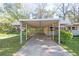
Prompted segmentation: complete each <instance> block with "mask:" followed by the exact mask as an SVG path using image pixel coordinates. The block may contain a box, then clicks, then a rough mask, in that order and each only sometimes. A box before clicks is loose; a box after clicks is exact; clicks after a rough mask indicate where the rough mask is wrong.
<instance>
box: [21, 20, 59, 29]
mask: <svg viewBox="0 0 79 59" xmlns="http://www.w3.org/2000/svg"><path fill="white" fill-rule="evenodd" d="M20 22H21V23H22V25H24V26H25V25H26V24H27V25H28V26H31V27H47V26H58V22H59V20H57V19H56V20H52V19H31V20H29V19H25V20H24V19H20Z"/></svg>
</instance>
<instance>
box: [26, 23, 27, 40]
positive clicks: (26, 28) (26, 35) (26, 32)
mask: <svg viewBox="0 0 79 59" xmlns="http://www.w3.org/2000/svg"><path fill="white" fill-rule="evenodd" d="M26 40H27V24H26Z"/></svg>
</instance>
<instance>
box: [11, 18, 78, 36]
mask: <svg viewBox="0 0 79 59" xmlns="http://www.w3.org/2000/svg"><path fill="white" fill-rule="evenodd" d="M59 21H60V28H61V29H64V30H68V31H71V32H72V33H73V35H74V36H75V35H79V23H73V24H72V23H71V22H70V21H69V20H68V19H66V20H63V19H59ZM12 25H14V26H16V29H18V28H19V25H20V22H19V21H15V22H13V23H12ZM23 30H24V28H23ZM54 30H57V27H56V26H55V27H51V26H50V27H45V28H44V29H43V31H44V33H45V34H46V35H51V34H53V35H56V34H57V32H56V31H54Z"/></svg>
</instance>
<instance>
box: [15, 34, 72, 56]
mask: <svg viewBox="0 0 79 59" xmlns="http://www.w3.org/2000/svg"><path fill="white" fill-rule="evenodd" d="M14 55H16V56H71V54H70V53H68V52H67V51H66V50H65V49H63V48H62V47H61V46H59V45H58V44H57V43H55V42H54V41H53V40H51V38H50V37H47V36H45V35H35V36H33V37H32V38H31V39H30V40H29V41H28V42H26V45H25V46H24V47H22V48H21V49H20V50H19V51H18V52H17V53H16V54H14Z"/></svg>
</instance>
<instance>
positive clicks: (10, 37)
mask: <svg viewBox="0 0 79 59" xmlns="http://www.w3.org/2000/svg"><path fill="white" fill-rule="evenodd" d="M25 42H26V41H25V36H24V35H23V44H24V43H25ZM19 49H20V40H19V34H0V56H10V55H13V54H14V53H16V52H17V51H18V50H19Z"/></svg>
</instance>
